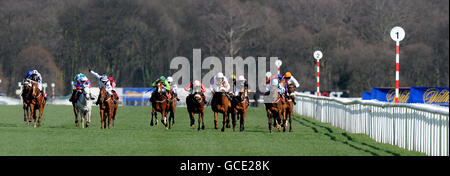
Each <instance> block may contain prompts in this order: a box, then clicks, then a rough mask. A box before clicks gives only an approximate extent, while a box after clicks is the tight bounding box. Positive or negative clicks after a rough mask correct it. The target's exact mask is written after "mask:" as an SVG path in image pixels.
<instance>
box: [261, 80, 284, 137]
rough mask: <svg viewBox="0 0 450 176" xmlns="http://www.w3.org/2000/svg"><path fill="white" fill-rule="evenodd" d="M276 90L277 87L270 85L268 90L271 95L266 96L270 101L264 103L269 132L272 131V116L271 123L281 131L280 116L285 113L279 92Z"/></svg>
mask: <svg viewBox="0 0 450 176" xmlns="http://www.w3.org/2000/svg"><path fill="white" fill-rule="evenodd" d="M277 91H278V90H277V88H274V87H272V89H271V91H270V92H271V94H270V95H271V97H268V98H269V99H271V101H272V103H265V105H266V112H267V118H268V120H269V131H270V133H272V118H275V123H274V124H273V125H274V126H275V124H276V127H277V129H278V131H281V126H280V122H281V117H284V113H285V111H284V108H283V103H282V100H281V97H280V94H279V93H278V92H277Z"/></svg>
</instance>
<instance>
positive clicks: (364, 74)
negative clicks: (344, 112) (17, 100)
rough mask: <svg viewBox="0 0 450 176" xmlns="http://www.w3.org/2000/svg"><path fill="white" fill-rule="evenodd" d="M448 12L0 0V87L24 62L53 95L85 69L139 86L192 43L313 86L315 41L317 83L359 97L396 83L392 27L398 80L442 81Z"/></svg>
mask: <svg viewBox="0 0 450 176" xmlns="http://www.w3.org/2000/svg"><path fill="white" fill-rule="evenodd" d="M448 18H449V1H442V0H395V1H394V0H377V1H368V0H367V1H361V0H343V1H337V0H301V1H300V0H283V1H273V0H260V1H256V0H255V1H247V0H227V1H223V0H190V1H179V0H152V1H146V0H77V1H70V0H42V1H32V0H0V79H2V80H3V81H2V83H1V85H0V86H1V89H0V90H1V91H2V92H7V93H8V94H9V95H12V94H14V92H15V89H17V82H19V81H20V80H21V78H22V77H23V76H24V74H25V72H26V70H28V69H32V68H37V69H39V70H40V71H41V72H42V73H43V76H44V81H45V82H49V83H50V82H55V83H56V85H57V92H58V94H68V93H69V91H70V81H71V80H72V79H73V76H74V75H75V74H76V73H79V72H82V73H87V72H88V68H92V69H94V70H96V71H98V72H100V73H108V74H109V75H112V76H114V77H115V78H116V80H117V82H118V84H119V86H121V87H144V86H145V87H147V86H150V84H151V82H152V81H153V80H154V79H156V78H157V77H159V76H160V75H169V74H172V73H173V72H174V71H175V70H170V69H169V64H170V60H171V59H172V58H174V57H176V56H185V57H187V58H189V59H192V49H193V48H201V49H202V58H205V57H207V56H216V57H219V58H224V57H226V56H233V57H236V56H242V57H244V58H245V57H247V56H254V57H258V56H264V57H271V56H277V57H279V58H280V59H282V60H283V63H284V64H283V66H282V71H290V72H292V73H293V74H294V76H295V77H296V78H297V79H298V80H299V81H300V83H301V87H300V88H299V90H314V89H315V67H314V65H315V63H314V62H315V61H314V59H313V58H312V53H313V52H314V50H318V49H320V50H322V52H323V53H324V58H323V59H322V60H321V89H322V90H336V91H342V90H348V91H349V92H350V95H351V96H360V95H361V93H362V91H363V90H369V89H370V88H371V87H393V86H394V85H395V84H394V83H395V82H394V78H395V43H394V41H392V40H391V38H390V37H389V32H390V30H391V29H392V27H394V26H397V25H399V26H402V27H403V28H404V29H405V31H406V38H405V39H404V40H403V41H402V42H401V50H400V86H401V87H409V86H447V87H448V86H449V67H448V65H449V53H448V51H449V36H448V30H449V23H448V22H449V20H448ZM88 76H89V75H88ZM93 82H94V83H95V84H96V83H97V82H96V81H93Z"/></svg>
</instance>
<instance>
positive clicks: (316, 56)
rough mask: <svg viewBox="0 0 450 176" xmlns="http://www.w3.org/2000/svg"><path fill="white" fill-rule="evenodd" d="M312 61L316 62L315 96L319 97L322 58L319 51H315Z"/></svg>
mask: <svg viewBox="0 0 450 176" xmlns="http://www.w3.org/2000/svg"><path fill="white" fill-rule="evenodd" d="M313 56H314V59H316V61H317V94H316V95H317V96H320V62H319V61H320V59H321V58H322V56H323V54H322V52H321V51H315V52H314V54H313Z"/></svg>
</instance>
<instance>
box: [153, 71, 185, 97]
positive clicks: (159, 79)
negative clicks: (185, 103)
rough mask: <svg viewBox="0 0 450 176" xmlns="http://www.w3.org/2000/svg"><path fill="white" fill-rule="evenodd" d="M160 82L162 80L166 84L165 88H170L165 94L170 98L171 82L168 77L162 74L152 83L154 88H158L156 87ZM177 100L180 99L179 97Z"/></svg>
mask: <svg viewBox="0 0 450 176" xmlns="http://www.w3.org/2000/svg"><path fill="white" fill-rule="evenodd" d="M172 81H173V80H172ZM158 82H162V83H163V85H164V89H165V90H168V91H165V92H166V93H165V94H163V95H164V96H165V97H166V98H167V99H170V94H169V91H170V84H169V82H168V81H167V80H166V77H164V76H161V77H159V78H158V79H156V80H155V81H154V82H153V83H152V87H153V90H156V89H155V88H156V84H157V83H158ZM177 100H178V99H177ZM150 101H152V98H151V97H150Z"/></svg>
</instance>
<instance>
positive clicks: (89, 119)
mask: <svg viewBox="0 0 450 176" xmlns="http://www.w3.org/2000/svg"><path fill="white" fill-rule="evenodd" d="M86 118H87V120H86V128H87V127H89V124H90V123H91V110H90V109H88V110H87V112H86Z"/></svg>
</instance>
